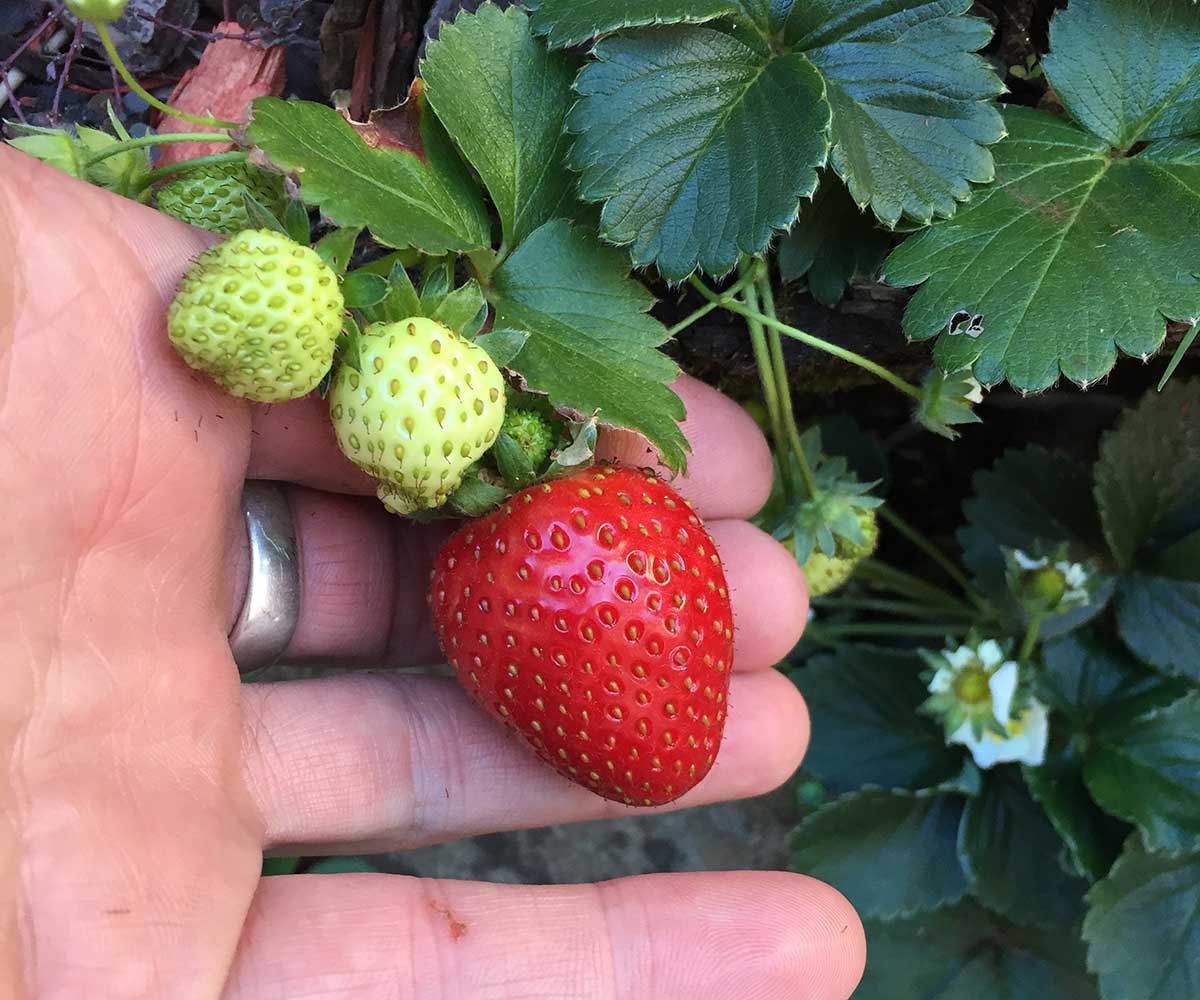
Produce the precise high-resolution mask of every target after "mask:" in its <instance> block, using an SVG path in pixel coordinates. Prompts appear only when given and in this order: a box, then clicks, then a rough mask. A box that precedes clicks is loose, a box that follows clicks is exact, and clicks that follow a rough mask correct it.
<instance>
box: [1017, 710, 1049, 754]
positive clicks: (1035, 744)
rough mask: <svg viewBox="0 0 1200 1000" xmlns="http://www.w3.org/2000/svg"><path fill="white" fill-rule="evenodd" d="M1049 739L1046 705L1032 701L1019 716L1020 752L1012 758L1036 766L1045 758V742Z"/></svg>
mask: <svg viewBox="0 0 1200 1000" xmlns="http://www.w3.org/2000/svg"><path fill="white" fill-rule="evenodd" d="M1049 739H1050V717H1049V715H1048V713H1047V712H1046V706H1045V705H1043V704H1042V703H1041V702H1039V701H1034V702H1032V703H1031V704H1030V706H1029V708H1028V709H1027V710H1026V712H1025V714H1024V715H1022V716H1021V736H1020V742H1021V744H1022V746H1021V753H1020V755H1019V756H1017V757H1014V758H1013V760H1017V761H1020V762H1021V763H1022V764H1029V765H1031V766H1033V767H1037V766H1038V765H1040V764H1041V763H1042V762H1043V761H1045V759H1046V743H1047V742H1048V741H1049Z"/></svg>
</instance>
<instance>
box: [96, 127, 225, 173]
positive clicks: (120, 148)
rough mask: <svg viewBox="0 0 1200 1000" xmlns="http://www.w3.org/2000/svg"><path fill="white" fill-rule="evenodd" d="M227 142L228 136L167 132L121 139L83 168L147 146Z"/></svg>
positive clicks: (212, 133)
mask: <svg viewBox="0 0 1200 1000" xmlns="http://www.w3.org/2000/svg"><path fill="white" fill-rule="evenodd" d="M228 141H229V137H228V136H224V135H220V134H218V133H216V132H168V133H166V134H165V135H144V136H142V137H141V138H140V139H123V140H121V141H120V142H118V143H115V144H114V145H112V146H110V147H109V148H108V149H102V150H100V152H98V153H94V154H93V155H91V156H89V157H88V158H87V159H86V160H84V161H83V167H84V169H85V170H86V169H87V168H88V167H90V166H92V165H93V164H96V163H99V162H100V161H101V160H107V159H108V158H109V157H110V156H119V155H120V154H121V153H127V152H129V151H130V150H131V149H145V148H146V147H147V146H158V145H160V144H165V143H171V142H228Z"/></svg>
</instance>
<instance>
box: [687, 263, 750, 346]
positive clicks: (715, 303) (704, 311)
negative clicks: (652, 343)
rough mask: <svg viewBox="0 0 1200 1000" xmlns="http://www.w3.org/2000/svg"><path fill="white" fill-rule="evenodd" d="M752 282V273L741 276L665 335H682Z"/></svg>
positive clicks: (722, 306)
mask: <svg viewBox="0 0 1200 1000" xmlns="http://www.w3.org/2000/svg"><path fill="white" fill-rule="evenodd" d="M753 281H754V275H753V273H751V274H743V275H742V277H740V278H738V280H737V281H736V282H735V283H734V284H732V285H730V286H729V287H728V288H726V289H725V291H723V292H721V293H720V294H719V295H718V296H717V297H716V298H715V299H710V300H709V301H707V302H705V303H704V305H702V306H701V307H700V308H699V309H697V310H696V311H695V312H693V313H691V314H689V315H688V316H686V317H684V318H683V319H681V320H680V321H679V322H678V323H676V324H675V325H674V326H673V327H671V329H669V330H668V331H667V335H668V336H670V337H674V336H676V335H678V334H680V333H682V332H683V331H684V330H686V329H687V328H688V327H689V326H691V325H692V324H693V323H696V322H697V321H699V320H702V319H703V318H704V317H705V316H707V315H708V314H709V313H710V312H712V311H713V310H714V309H721V308H724V306H725V303H727V302H729V301H731V300H732V299H733V298H734V297H735V296H737V295H739V294H740V293H741V291H742V289H743V288H745V287H746V286H747V285H749V284H750V283H751V282H753Z"/></svg>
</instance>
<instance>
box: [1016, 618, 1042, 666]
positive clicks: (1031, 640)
mask: <svg viewBox="0 0 1200 1000" xmlns="http://www.w3.org/2000/svg"><path fill="white" fill-rule="evenodd" d="M1041 631H1042V616H1041V615H1034V616H1033V617H1032V618H1030V619H1029V627H1028V628H1026V629H1025V638H1024V639H1022V640H1021V649H1020V651H1019V652H1018V653H1017V660H1018V661H1019V662H1021V663H1028V662H1029V658H1030V657H1031V656H1033V650H1034V648H1035V647H1036V646H1037V641H1038V636H1039V635H1040V634H1041Z"/></svg>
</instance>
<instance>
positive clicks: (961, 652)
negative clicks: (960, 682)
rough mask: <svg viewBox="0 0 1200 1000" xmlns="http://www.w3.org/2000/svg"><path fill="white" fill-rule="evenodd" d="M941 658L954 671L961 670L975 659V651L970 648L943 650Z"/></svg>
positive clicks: (960, 647)
mask: <svg viewBox="0 0 1200 1000" xmlns="http://www.w3.org/2000/svg"><path fill="white" fill-rule="evenodd" d="M942 656H943V657H944V658H945V660H946V662H947V663H949V664H950V666H952V667H953V668H954V669H955V670H962V668H963V667H965V666H966V665H967V664H968V663H970V662H971V661H972V660H973V659H975V650H973V649H972V648H971V647H970V646H959V647H958V649H946V650H943V651H942Z"/></svg>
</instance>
